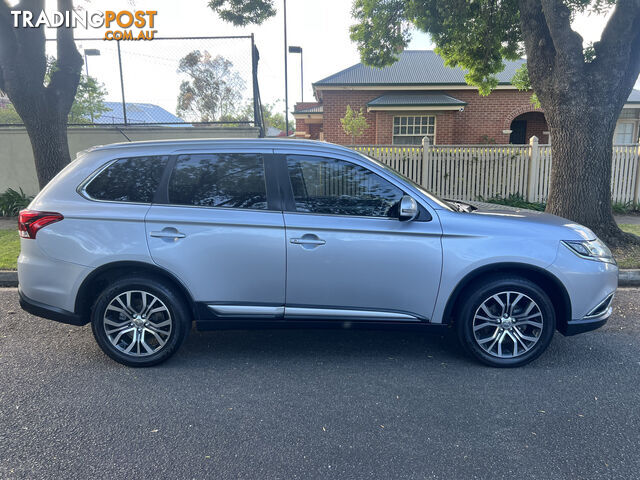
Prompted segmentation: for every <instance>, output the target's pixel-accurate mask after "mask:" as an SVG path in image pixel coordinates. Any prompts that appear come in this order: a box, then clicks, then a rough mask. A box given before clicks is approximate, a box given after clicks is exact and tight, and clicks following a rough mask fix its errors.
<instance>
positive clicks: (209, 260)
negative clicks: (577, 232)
mask: <svg viewBox="0 0 640 480" xmlns="http://www.w3.org/2000/svg"><path fill="white" fill-rule="evenodd" d="M272 161H273V158H272V155H271V152H270V151H269V150H266V151H260V150H252V151H247V150H242V151H237V150H236V151H234V150H224V151H210V152H192V153H181V154H178V155H175V156H174V157H172V160H171V163H170V165H169V169H168V171H167V173H166V174H165V178H164V179H163V185H162V186H161V189H160V192H159V194H158V198H157V202H156V203H154V204H153V205H152V206H151V208H150V209H149V212H148V214H147V216H146V220H145V224H146V234H147V240H148V245H149V250H150V252H151V256H152V258H153V261H154V262H156V263H157V264H158V265H159V266H161V267H163V268H165V269H166V270H168V271H170V272H171V273H173V274H174V275H176V276H177V277H178V278H179V279H180V280H182V281H183V282H184V283H185V285H187V287H188V288H189V290H190V292H191V294H192V295H193V297H194V300H196V301H197V302H201V303H202V304H204V305H205V306H206V308H204V311H205V313H206V312H209V313H212V314H213V315H215V316H220V317H233V316H242V317H281V316H282V313H283V310H284V308H283V307H284V295H285V273H286V272H285V262H286V258H285V257H286V249H285V246H284V245H285V240H284V222H283V215H282V211H281V208H280V201H279V197H278V196H277V195H278V192H277V190H276V189H274V188H273V187H272V183H273V185H275V180H274V181H273V182H271V180H270V179H271V178H273V176H272V175H271V174H270V171H271V170H272V167H271V163H272ZM201 310H202V309H201Z"/></svg>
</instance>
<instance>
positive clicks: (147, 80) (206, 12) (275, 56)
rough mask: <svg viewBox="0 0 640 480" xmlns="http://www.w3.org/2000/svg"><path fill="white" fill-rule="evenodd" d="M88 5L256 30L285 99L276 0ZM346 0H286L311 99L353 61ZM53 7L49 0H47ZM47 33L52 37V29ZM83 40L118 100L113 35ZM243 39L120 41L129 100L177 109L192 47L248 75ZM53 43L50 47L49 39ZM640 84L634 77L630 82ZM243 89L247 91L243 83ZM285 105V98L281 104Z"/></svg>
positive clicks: (165, 28)
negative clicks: (244, 17)
mask: <svg viewBox="0 0 640 480" xmlns="http://www.w3.org/2000/svg"><path fill="white" fill-rule="evenodd" d="M76 3H77V4H79V5H83V6H84V7H85V8H86V9H87V10H89V11H92V10H102V9H109V10H114V11H118V10H132V9H136V10H156V11H157V12H158V14H157V16H156V25H155V29H156V30H157V31H158V33H157V36H161V37H170V36H171V37H173V36H225V35H250V34H251V33H253V34H254V35H255V42H256V45H257V47H258V49H259V51H260V64H259V72H258V75H259V84H260V90H261V96H262V101H263V103H274V102H276V101H278V100H284V43H283V11H282V0H276V2H275V3H276V8H277V11H278V13H277V15H276V16H275V17H273V18H271V19H269V20H268V21H266V22H264V23H263V24H262V25H259V26H256V25H250V26H247V27H242V28H241V27H234V26H233V25H231V24H228V23H225V22H223V21H221V20H220V19H219V17H218V16H217V15H216V14H215V13H214V12H213V11H212V10H211V9H210V8H209V7H208V6H207V3H208V1H207V0H180V1H176V0H153V1H152V2H151V1H149V0H147V1H143V0H101V1H100V2H98V1H97V0H92V1H90V2H76ZM351 4H352V2H351V1H349V0H288V2H287V36H288V44H289V45H296V46H301V47H302V49H303V55H304V99H305V101H313V91H312V87H311V84H312V82H315V81H318V80H320V79H322V78H324V77H327V76H329V75H331V74H333V73H336V72H338V71H340V70H342V69H344V68H347V67H349V66H351V65H354V64H356V63H358V62H359V55H358V51H357V48H356V46H355V44H354V43H352V42H351V40H350V38H349V26H350V25H352V24H353V23H354V21H353V19H352V17H351ZM47 9H51V10H54V9H55V1H53V0H50V1H48V3H47ZM605 23H606V17H605V16H596V15H591V16H589V15H580V16H578V17H577V18H576V19H575V21H574V25H573V27H574V29H575V30H576V31H578V33H580V34H581V35H582V36H583V38H584V41H585V43H589V42H593V41H597V40H598V39H599V37H600V34H601V32H602V29H603V28H604V25H605ZM102 34H103V31H100V30H96V29H91V30H85V31H82V29H78V30H77V31H76V38H81V37H92V38H94V37H101V36H102ZM48 36H50V37H53V36H54V32H53V31H50V32H49V33H48ZM78 43H79V44H81V45H82V47H83V48H98V49H100V51H101V55H100V56H99V57H90V58H89V59H88V64H89V73H90V74H91V76H94V77H97V78H98V79H99V80H100V81H102V82H104V83H105V84H106V86H107V90H108V95H107V99H108V100H112V101H119V100H120V99H121V97H120V95H121V93H120V83H119V82H120V80H119V76H118V69H117V56H116V45H115V42H105V41H102V40H99V41H97V42H81V41H80V42H78ZM249 45H250V44H249V40H215V41H200V40H193V41H180V42H170V41H157V40H153V41H151V42H121V47H122V52H123V69H124V81H125V87H126V88H125V93H126V101H127V102H147V103H155V104H158V105H161V106H162V107H164V108H165V109H167V110H169V111H171V112H172V113H173V112H175V107H176V98H177V92H178V85H179V77H178V75H177V74H176V68H177V63H178V61H179V59H180V58H181V57H182V56H183V55H184V54H186V53H188V52H189V51H191V50H195V49H201V50H207V51H209V52H210V53H211V54H212V55H214V56H215V55H217V54H221V55H224V56H225V57H227V58H228V59H230V60H231V61H232V62H233V63H234V69H235V70H236V71H237V72H238V73H239V74H240V76H241V77H243V78H245V79H247V80H249V79H250V60H249V59H250V57H249V55H250V47H249ZM51 47H54V45H53V42H52V45H51ZM409 48H411V49H432V48H433V44H432V43H431V41H430V39H429V36H428V35H426V34H424V33H421V32H414V33H413V38H412V41H411V43H410V45H409ZM288 72H289V75H288V77H289V90H288V91H289V110H290V111H291V110H293V104H294V103H295V102H297V101H300V99H301V88H300V55H299V54H289V68H288ZM636 88H640V82H637V83H636ZM244 94H245V97H246V98H250V97H251V86H250V84H248V82H247V85H246V89H245V91H244ZM280 107H281V108H284V104H283V103H282V104H280Z"/></svg>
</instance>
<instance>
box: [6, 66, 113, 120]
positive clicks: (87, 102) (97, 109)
mask: <svg viewBox="0 0 640 480" xmlns="http://www.w3.org/2000/svg"><path fill="white" fill-rule="evenodd" d="M106 94H107V91H106V90H105V88H104V84H102V83H99V82H98V81H97V80H96V79H95V78H93V77H87V76H86V75H82V77H81V78H80V84H79V85H78V91H77V93H76V97H75V100H74V102H73V105H72V106H71V111H70V112H69V117H68V122H69V123H87V124H89V123H92V122H93V121H95V120H97V119H98V118H100V116H101V115H102V114H103V113H104V112H106V111H108V110H109V109H108V108H107V107H106V105H105V103H104V99H105V96H106ZM4 123H6V124H15V125H22V123H23V122H22V119H21V118H20V115H18V112H16V109H15V107H14V106H13V105H12V104H11V103H9V104H7V105H6V106H4V107H0V124H4Z"/></svg>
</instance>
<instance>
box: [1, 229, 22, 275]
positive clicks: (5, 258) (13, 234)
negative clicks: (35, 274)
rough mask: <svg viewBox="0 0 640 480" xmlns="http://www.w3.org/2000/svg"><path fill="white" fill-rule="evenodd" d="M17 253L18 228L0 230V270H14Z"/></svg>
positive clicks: (18, 248)
mask: <svg viewBox="0 0 640 480" xmlns="http://www.w3.org/2000/svg"><path fill="white" fill-rule="evenodd" d="M19 254H20V237H19V236H18V230H0V270H16V268H17V265H16V263H17V260H18V255H19Z"/></svg>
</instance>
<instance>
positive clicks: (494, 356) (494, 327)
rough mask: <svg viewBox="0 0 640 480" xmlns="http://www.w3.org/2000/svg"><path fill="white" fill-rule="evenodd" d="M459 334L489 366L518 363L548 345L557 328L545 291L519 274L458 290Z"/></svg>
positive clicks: (473, 353)
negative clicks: (461, 290)
mask: <svg viewBox="0 0 640 480" xmlns="http://www.w3.org/2000/svg"><path fill="white" fill-rule="evenodd" d="M463 295H464V298H463V304H462V307H461V308H460V310H459V314H458V318H457V319H456V328H457V331H458V337H459V339H460V341H461V343H462V344H463V346H464V347H465V348H466V350H467V351H469V352H470V353H471V354H472V355H473V356H474V357H476V358H477V359H478V360H480V361H481V362H483V363H485V364H487V365H491V366H494V367H518V366H521V365H525V364H527V363H529V362H531V361H532V360H534V359H536V358H537V357H538V356H540V354H542V352H544V350H545V349H546V348H547V347H548V346H549V343H550V342H551V339H552V337H553V333H554V331H555V327H556V319H555V312H554V309H553V305H552V303H551V300H550V299H549V296H548V295H547V294H546V293H545V292H544V290H542V289H541V288H540V287H539V286H538V285H536V284H535V283H533V282H531V281H530V280H528V279H525V278H520V277H511V278H493V279H488V280H486V281H483V282H477V283H475V284H474V285H473V286H472V287H471V288H468V289H466V290H465V293H464V294H463Z"/></svg>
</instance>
